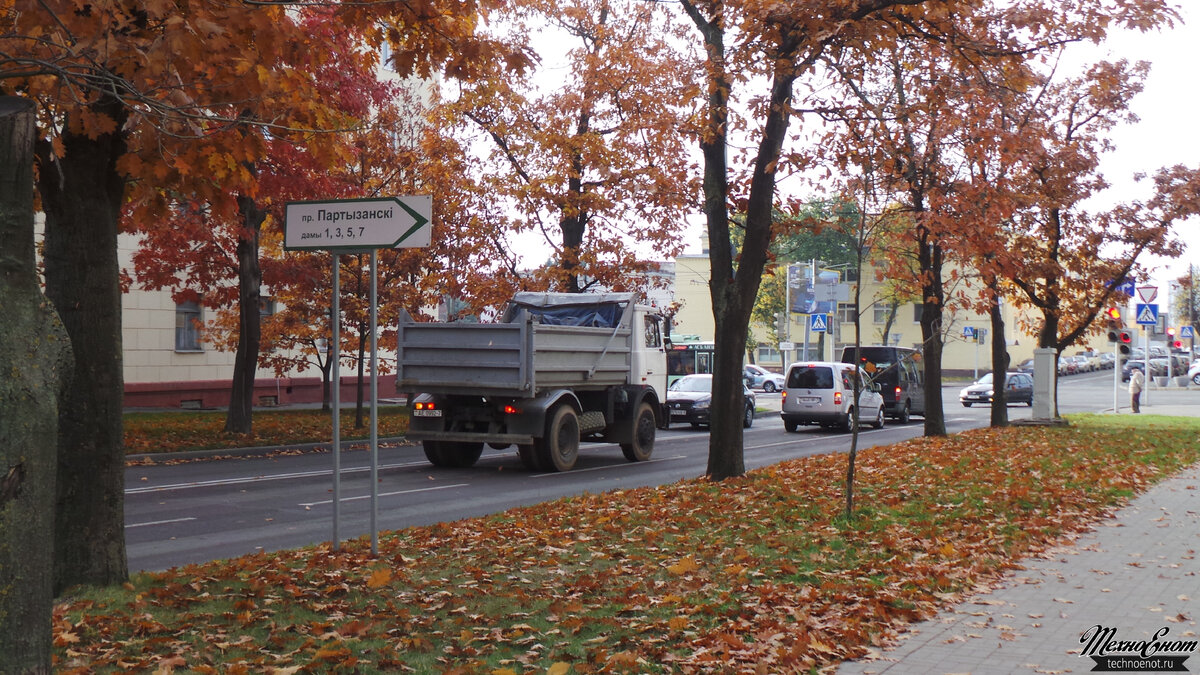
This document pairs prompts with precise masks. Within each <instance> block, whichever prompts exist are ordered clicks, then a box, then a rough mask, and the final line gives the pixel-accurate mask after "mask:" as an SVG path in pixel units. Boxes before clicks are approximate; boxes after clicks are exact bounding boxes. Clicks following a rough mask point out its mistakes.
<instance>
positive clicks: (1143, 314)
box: [1137, 303, 1158, 326]
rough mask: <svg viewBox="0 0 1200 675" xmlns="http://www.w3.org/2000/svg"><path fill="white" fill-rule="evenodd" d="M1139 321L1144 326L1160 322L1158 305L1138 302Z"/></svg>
mask: <svg viewBox="0 0 1200 675" xmlns="http://www.w3.org/2000/svg"><path fill="white" fill-rule="evenodd" d="M1137 322H1138V324H1139V325H1142V326H1154V325H1157V324H1158V305H1152V304H1149V303H1147V304H1138V306H1137Z"/></svg>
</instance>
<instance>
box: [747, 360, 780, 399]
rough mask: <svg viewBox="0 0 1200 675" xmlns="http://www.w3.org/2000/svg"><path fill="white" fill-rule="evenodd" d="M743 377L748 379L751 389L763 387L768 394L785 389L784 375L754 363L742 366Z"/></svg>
mask: <svg viewBox="0 0 1200 675" xmlns="http://www.w3.org/2000/svg"><path fill="white" fill-rule="evenodd" d="M742 378H743V379H745V380H746V386H748V387H750V388H751V389H762V390H763V391H765V392H767V393H768V394H772V393H774V392H777V391H779V390H781V389H783V375H780V374H779V373H772V372H771V371H769V370H767V369H766V368H763V367H762V366H756V365H754V364H753V363H749V364H746V365H745V366H744V367H743V368H742Z"/></svg>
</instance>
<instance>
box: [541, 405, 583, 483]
mask: <svg viewBox="0 0 1200 675" xmlns="http://www.w3.org/2000/svg"><path fill="white" fill-rule="evenodd" d="M534 450H535V451H536V453H537V459H538V463H539V464H541V470H542V471H570V470H571V467H573V466H575V460H577V459H579V416H578V415H576V414H575V409H574V408H572V407H571V406H569V405H560V406H558V407H557V408H555V409H554V412H553V413H552V414H551V415H550V420H549V421H548V422H547V423H546V435H545V436H544V437H542V438H540V439H538V440H537V441H536V442H535V443H534Z"/></svg>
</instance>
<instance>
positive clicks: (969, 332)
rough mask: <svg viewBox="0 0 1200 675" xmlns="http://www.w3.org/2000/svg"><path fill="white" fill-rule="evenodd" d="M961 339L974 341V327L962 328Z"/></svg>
mask: <svg viewBox="0 0 1200 675" xmlns="http://www.w3.org/2000/svg"><path fill="white" fill-rule="evenodd" d="M963 337H964V338H966V339H967V340H974V339H975V327H974V326H963Z"/></svg>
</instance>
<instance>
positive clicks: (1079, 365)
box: [1067, 354, 1095, 373]
mask: <svg viewBox="0 0 1200 675" xmlns="http://www.w3.org/2000/svg"><path fill="white" fill-rule="evenodd" d="M1067 358H1069V359H1071V361H1072V362H1073V363H1074V364H1075V372H1076V373H1090V372H1092V371H1093V370H1095V368H1093V367H1092V361H1091V359H1090V358H1088V357H1086V356H1083V355H1081V354H1076V355H1075V356H1069V357H1067Z"/></svg>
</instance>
